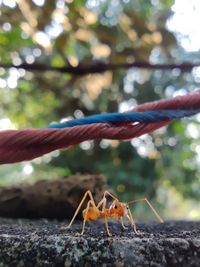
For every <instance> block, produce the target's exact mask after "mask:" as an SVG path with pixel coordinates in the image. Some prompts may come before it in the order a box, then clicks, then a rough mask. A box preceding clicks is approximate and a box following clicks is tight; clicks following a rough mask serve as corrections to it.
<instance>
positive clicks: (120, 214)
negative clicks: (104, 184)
mask: <svg viewBox="0 0 200 267" xmlns="http://www.w3.org/2000/svg"><path fill="white" fill-rule="evenodd" d="M87 196H89V198H90V200H89V201H88V203H87V206H86V209H84V210H83V212H82V214H83V219H84V220H83V227H82V231H81V233H80V234H79V235H83V233H84V230H85V224H86V221H96V220H98V219H100V218H101V219H103V220H104V223H105V227H106V232H107V234H108V236H112V235H111V233H110V231H109V229H108V221H107V219H108V218H112V219H116V220H117V221H120V223H121V225H122V227H123V228H124V229H126V227H125V226H124V222H123V219H124V218H127V219H128V221H129V222H130V224H131V226H132V228H133V230H134V232H135V233H136V234H139V233H138V231H137V229H136V225H135V221H134V219H133V216H132V214H131V211H130V209H129V205H131V204H133V203H135V202H141V201H145V202H146V203H147V204H148V205H149V207H150V208H151V209H152V211H153V213H154V214H155V216H156V217H157V219H158V220H159V221H160V222H161V223H163V220H162V218H161V217H160V216H159V215H158V213H157V212H156V210H155V209H154V208H153V206H152V205H151V204H150V202H149V201H148V199H146V198H141V199H137V200H133V201H130V202H128V203H121V202H120V201H119V200H118V199H117V198H116V197H115V196H114V195H113V194H111V193H110V192H108V191H105V192H104V195H103V198H102V199H101V201H100V202H99V203H98V204H97V205H96V204H95V201H94V198H93V196H92V193H91V191H89V190H88V191H87V192H86V193H85V194H84V196H83V198H82V200H81V202H80V204H79V206H78V208H77V210H76V212H75V214H74V216H73V218H72V220H71V222H70V223H69V225H68V226H67V228H70V227H71V225H72V223H73V221H74V219H75V218H76V216H77V214H78V212H79V210H80V208H81V206H82V205H83V203H84V201H85V199H86V198H87ZM106 197H111V198H112V199H113V202H112V203H111V205H110V207H109V208H106V204H107V198H106ZM100 207H101V209H100Z"/></svg>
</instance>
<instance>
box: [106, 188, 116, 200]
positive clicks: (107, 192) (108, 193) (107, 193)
mask: <svg viewBox="0 0 200 267" xmlns="http://www.w3.org/2000/svg"><path fill="white" fill-rule="evenodd" d="M107 195H108V196H110V197H111V198H112V199H115V200H118V198H117V197H116V196H114V195H113V194H112V193H110V192H109V191H107V190H106V191H105V192H104V195H103V197H106V196H107Z"/></svg>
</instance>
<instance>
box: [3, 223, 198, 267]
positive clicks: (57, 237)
mask: <svg viewBox="0 0 200 267" xmlns="http://www.w3.org/2000/svg"><path fill="white" fill-rule="evenodd" d="M63 224H64V222H59V221H56V220H53V221H48V220H46V219H43V220H28V219H6V218H2V219H0V267H4V266H6V267H7V266H8V267H12V266H13V267H14V266H15V267H16V266H17V267H18V266H25V267H29V266H31V267H32V266H45V267H47V266H51V267H54V266H87V267H88V266H96V267H98V266H116V267H122V266H137V267H140V266H152V267H165V266H176V267H178V266H181V267H190V266H192V267H199V266H200V222H165V223H164V224H159V223H146V224H137V228H138V230H139V231H140V235H139V236H136V235H135V234H134V233H133V232H132V231H131V229H130V228H128V229H127V230H122V229H121V227H120V226H119V225H118V224H117V223H113V222H110V223H109V226H110V230H111V231H112V233H113V236H112V237H111V238H108V237H107V236H106V234H105V231H104V226H103V224H102V222H93V223H88V224H87V227H86V232H85V234H84V236H82V237H80V236H77V235H76V233H77V231H79V230H80V228H81V222H79V221H78V222H76V223H75V224H74V225H73V227H72V229H70V230H68V231H66V230H65V231H64V230H62V229H61V226H63Z"/></svg>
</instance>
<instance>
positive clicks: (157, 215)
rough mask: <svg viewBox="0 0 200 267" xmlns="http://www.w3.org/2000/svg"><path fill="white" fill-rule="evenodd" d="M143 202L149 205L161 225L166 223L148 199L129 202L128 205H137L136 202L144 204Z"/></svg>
mask: <svg viewBox="0 0 200 267" xmlns="http://www.w3.org/2000/svg"><path fill="white" fill-rule="evenodd" d="M142 201H144V202H146V203H147V204H148V205H149V207H150V208H151V210H152V211H153V213H154V214H155V216H156V218H157V219H158V221H159V222H160V223H163V222H164V221H163V219H162V218H161V217H160V215H159V214H158V213H157V211H156V210H155V209H154V207H153V206H152V205H151V203H150V202H149V201H148V199H147V198H140V199H136V200H133V201H130V202H128V203H127V204H128V205H130V204H133V203H136V202H142Z"/></svg>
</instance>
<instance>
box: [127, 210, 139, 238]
mask: <svg viewBox="0 0 200 267" xmlns="http://www.w3.org/2000/svg"><path fill="white" fill-rule="evenodd" d="M126 216H127V218H128V219H129V221H130V223H131V226H132V228H133V230H134V232H135V233H136V235H139V232H138V231H137V229H136V224H135V221H134V219H133V215H132V213H131V211H130V209H128V214H127V215H126Z"/></svg>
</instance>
